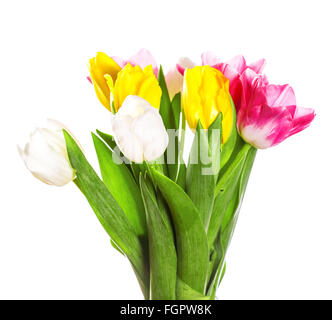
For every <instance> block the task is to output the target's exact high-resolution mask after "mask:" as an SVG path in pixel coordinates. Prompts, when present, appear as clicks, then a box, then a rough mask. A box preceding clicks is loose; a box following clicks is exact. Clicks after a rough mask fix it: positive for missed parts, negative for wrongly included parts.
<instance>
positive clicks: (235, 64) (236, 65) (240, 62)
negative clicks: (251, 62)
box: [227, 55, 247, 73]
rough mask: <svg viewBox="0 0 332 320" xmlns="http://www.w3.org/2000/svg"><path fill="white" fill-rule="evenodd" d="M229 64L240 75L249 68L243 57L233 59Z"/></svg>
mask: <svg viewBox="0 0 332 320" xmlns="http://www.w3.org/2000/svg"><path fill="white" fill-rule="evenodd" d="M227 64H229V65H230V66H231V67H232V68H233V69H235V70H236V71H237V72H238V73H242V72H243V71H244V70H245V69H246V68H247V63H246V60H245V59H244V57H243V56H241V55H239V56H236V57H234V58H232V59H231V60H229V61H228V62H227Z"/></svg>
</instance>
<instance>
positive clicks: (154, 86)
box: [113, 63, 161, 111]
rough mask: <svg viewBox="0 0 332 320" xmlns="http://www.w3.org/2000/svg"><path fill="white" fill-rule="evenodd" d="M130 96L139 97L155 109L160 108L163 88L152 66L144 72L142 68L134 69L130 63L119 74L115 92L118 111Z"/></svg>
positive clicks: (114, 96) (115, 103)
mask: <svg viewBox="0 0 332 320" xmlns="http://www.w3.org/2000/svg"><path fill="white" fill-rule="evenodd" d="M129 95H136V96H139V97H141V98H143V99H145V100H146V101H148V102H149V103H150V104H151V105H152V106H153V107H155V108H159V105H160V99H161V88H160V86H159V83H158V80H157V79H156V77H155V75H154V73H153V68H152V66H151V65H150V66H147V67H145V68H144V70H142V69H141V67H139V66H135V67H133V66H132V65H131V64H129V63H128V64H127V65H126V66H125V67H124V68H123V69H122V70H121V71H120V72H119V73H118V76H117V79H116V82H115V84H114V90H113V99H114V107H115V110H116V111H117V110H119V108H120V107H121V105H122V103H123V101H124V100H125V99H126V97H127V96H129Z"/></svg>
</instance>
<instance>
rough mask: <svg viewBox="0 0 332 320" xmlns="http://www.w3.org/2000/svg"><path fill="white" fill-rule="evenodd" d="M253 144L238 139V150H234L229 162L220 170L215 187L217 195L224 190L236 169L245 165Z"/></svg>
mask: <svg viewBox="0 0 332 320" xmlns="http://www.w3.org/2000/svg"><path fill="white" fill-rule="evenodd" d="M250 148H251V145H250V144H248V143H245V142H244V141H243V140H242V139H241V140H239V141H238V146H237V147H236V151H235V152H233V154H232V156H231V158H230V160H229V161H228V163H227V164H226V165H225V166H224V167H223V168H222V169H221V170H220V173H219V179H218V182H217V185H216V188H215V196H217V195H218V193H219V191H220V190H224V189H225V188H226V185H227V183H228V180H229V179H230V177H231V176H233V174H234V172H235V171H238V170H241V166H243V161H244V159H245V158H246V156H247V153H248V151H249V149H250Z"/></svg>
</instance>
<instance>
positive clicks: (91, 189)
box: [63, 130, 149, 297]
mask: <svg viewBox="0 0 332 320" xmlns="http://www.w3.org/2000/svg"><path fill="white" fill-rule="evenodd" d="M63 132H64V137H65V141H66V146H67V153H68V157H69V161H70V163H71V166H72V167H73V169H74V170H75V171H76V179H75V180H74V182H75V183H76V185H77V186H78V187H79V189H80V190H81V192H82V193H83V194H84V196H85V197H86V198H87V200H88V202H89V204H90V206H91V207H92V209H93V211H94V212H95V214H96V216H97V218H98V220H99V221H100V223H101V224H102V226H103V227H104V229H105V231H106V232H107V233H108V235H109V236H110V238H111V239H112V241H114V243H115V244H116V245H117V246H118V247H119V248H120V249H121V251H122V252H123V253H124V254H125V255H126V256H127V257H128V259H129V260H130V262H131V264H132V265H133V268H134V271H135V272H136V273H137V275H138V278H139V281H140V283H141V286H142V291H143V293H144V295H145V297H146V296H148V292H149V285H148V284H149V270H148V268H147V265H146V261H147V258H146V256H145V249H146V248H144V246H143V245H142V243H141V241H140V240H139V238H138V237H137V235H136V234H135V231H134V229H133V227H132V226H131V224H130V222H129V221H128V219H127V217H126V215H125V214H124V212H123V210H122V209H121V207H120V206H119V205H118V203H117V202H116V200H115V199H114V197H113V196H112V195H111V193H110V192H109V191H108V189H107V187H106V186H105V184H104V183H103V182H102V181H101V180H100V178H99V177H98V175H97V174H96V172H95V171H94V170H93V168H92V167H91V165H90V164H89V162H88V161H87V159H86V158H85V156H84V154H83V152H82V150H81V149H80V147H79V146H78V145H77V144H76V142H75V140H74V139H73V138H72V137H71V136H70V134H69V133H67V132H66V131H65V130H64V131H63Z"/></svg>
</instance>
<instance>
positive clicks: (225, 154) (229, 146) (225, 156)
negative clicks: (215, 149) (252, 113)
mask: <svg viewBox="0 0 332 320" xmlns="http://www.w3.org/2000/svg"><path fill="white" fill-rule="evenodd" d="M229 98H230V101H231V105H232V116H233V117H232V130H231V133H230V135H229V137H228V139H227V141H226V142H225V143H224V144H222V145H221V154H220V168H222V167H223V166H224V165H225V164H226V163H227V162H228V160H229V159H230V157H231V155H232V153H233V150H234V147H235V145H236V141H237V140H238V139H239V137H240V136H239V134H238V132H237V125H236V110H235V106H234V102H233V99H232V97H231V95H229Z"/></svg>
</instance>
